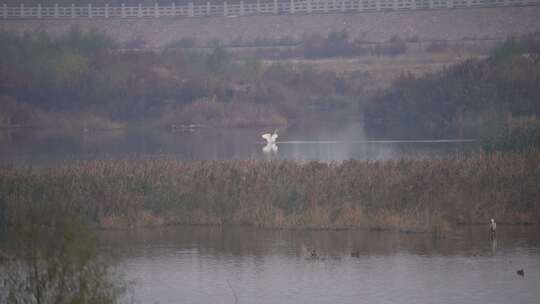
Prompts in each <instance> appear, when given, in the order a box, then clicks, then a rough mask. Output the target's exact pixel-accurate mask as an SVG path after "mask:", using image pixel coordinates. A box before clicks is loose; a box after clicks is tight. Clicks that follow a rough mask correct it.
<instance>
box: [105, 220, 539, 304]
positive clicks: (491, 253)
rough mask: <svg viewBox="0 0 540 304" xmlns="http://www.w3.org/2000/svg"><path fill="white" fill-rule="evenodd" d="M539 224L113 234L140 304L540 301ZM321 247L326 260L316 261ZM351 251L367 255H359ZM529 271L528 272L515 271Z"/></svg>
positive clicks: (110, 238)
mask: <svg viewBox="0 0 540 304" xmlns="http://www.w3.org/2000/svg"><path fill="white" fill-rule="evenodd" d="M539 232H540V229H539V227H538V226H529V227H518V226H503V225H500V227H499V231H498V235H497V239H496V240H495V241H492V240H491V239H490V237H489V234H488V233H487V227H472V228H462V229H461V230H459V231H456V232H455V233H453V234H452V235H450V236H448V237H446V238H444V239H435V238H432V236H431V235H428V234H399V233H392V232H384V231H291V230H260V229H255V228H248V227H233V228H230V227H221V228H220V227H169V228H160V229H151V230H137V231H107V232H103V233H102V234H101V239H102V241H103V244H105V245H106V246H115V247H118V246H120V247H119V248H118V250H119V251H120V254H121V257H122V261H123V264H124V265H125V269H126V274H127V276H128V278H130V279H134V280H135V281H136V285H135V288H134V294H135V297H136V298H137V299H138V300H139V301H141V302H142V303H162V304H165V303H235V302H236V300H235V297H236V298H237V303H490V304H492V303H539V301H540V288H538V286H540V233H539ZM311 249H315V250H316V251H317V253H318V255H319V256H320V258H319V259H310V258H308V257H309V250H311ZM353 250H358V251H359V257H358V258H356V257H351V256H350V253H351V251H353ZM518 269H524V270H525V276H524V277H521V276H518V275H517V274H516V270H518Z"/></svg>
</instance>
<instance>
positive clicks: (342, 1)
mask: <svg viewBox="0 0 540 304" xmlns="http://www.w3.org/2000/svg"><path fill="white" fill-rule="evenodd" d="M341 11H342V12H344V11H345V0H341Z"/></svg>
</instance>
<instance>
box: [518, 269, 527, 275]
mask: <svg viewBox="0 0 540 304" xmlns="http://www.w3.org/2000/svg"><path fill="white" fill-rule="evenodd" d="M516 273H517V274H518V275H520V276H522V277H524V276H525V270H523V269H520V270H518V271H516Z"/></svg>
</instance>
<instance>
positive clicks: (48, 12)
mask: <svg viewBox="0 0 540 304" xmlns="http://www.w3.org/2000/svg"><path fill="white" fill-rule="evenodd" d="M528 5H540V0H286V1H283V0H279V1H278V0H250V1H246V2H244V1H240V2H239V3H234V4H233V3H227V1H224V2H222V3H220V4H215V3H210V2H207V3H206V4H199V3H197V4H194V3H188V4H185V5H178V4H175V3H171V4H170V5H159V4H157V3H156V4H154V5H150V6H147V5H141V4H139V5H136V6H127V5H124V4H121V5H120V6H109V5H108V4H105V5H101V6H96V5H92V4H88V5H85V6H77V5H75V4H72V5H70V6H59V5H53V6H42V5H39V4H38V5H37V6H28V5H24V4H21V5H19V6H9V5H7V4H0V19H24V18H38V19H40V18H159V17H205V16H229V17H232V16H243V15H262V14H311V13H313V14H318V13H338V12H349V13H350V12H369V11H404V10H420V9H421V10H426V9H452V8H468V7H494V6H528Z"/></svg>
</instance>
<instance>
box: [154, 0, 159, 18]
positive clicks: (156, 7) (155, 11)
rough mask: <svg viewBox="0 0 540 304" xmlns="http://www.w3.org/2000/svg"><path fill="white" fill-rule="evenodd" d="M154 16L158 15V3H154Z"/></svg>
mask: <svg viewBox="0 0 540 304" xmlns="http://www.w3.org/2000/svg"><path fill="white" fill-rule="evenodd" d="M154 17H156V18H158V17H159V3H157V2H156V4H154Z"/></svg>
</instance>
